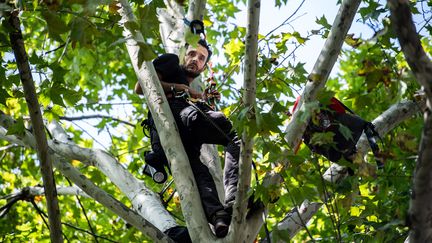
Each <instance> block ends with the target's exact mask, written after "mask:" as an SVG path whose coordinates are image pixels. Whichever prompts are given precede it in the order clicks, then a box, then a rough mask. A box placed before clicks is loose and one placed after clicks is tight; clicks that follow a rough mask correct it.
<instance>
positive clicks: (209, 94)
mask: <svg viewBox="0 0 432 243" xmlns="http://www.w3.org/2000/svg"><path fill="white" fill-rule="evenodd" d="M202 98H203V100H207V99H216V100H220V98H221V95H220V93H219V91H217V90H215V89H211V88H207V89H205V90H204V93H203V94H202Z"/></svg>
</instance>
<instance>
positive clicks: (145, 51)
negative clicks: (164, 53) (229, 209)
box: [138, 43, 156, 67]
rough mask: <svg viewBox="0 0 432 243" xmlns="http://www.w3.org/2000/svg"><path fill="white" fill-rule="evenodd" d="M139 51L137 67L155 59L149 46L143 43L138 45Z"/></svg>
mask: <svg viewBox="0 0 432 243" xmlns="http://www.w3.org/2000/svg"><path fill="white" fill-rule="evenodd" d="M138 45H139V47H140V49H139V52H138V67H141V65H142V64H143V62H145V61H151V60H153V59H154V58H156V54H155V53H154V52H153V49H152V48H151V47H150V45H148V44H145V43H138Z"/></svg>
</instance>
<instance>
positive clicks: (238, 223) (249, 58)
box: [231, 0, 261, 242]
mask: <svg viewBox="0 0 432 243" xmlns="http://www.w3.org/2000/svg"><path fill="white" fill-rule="evenodd" d="M247 8H248V15H247V16H248V17H247V30H246V43H245V63H244V81H243V89H244V92H245V93H244V96H243V103H244V107H245V108H246V109H248V113H247V115H246V116H247V117H246V118H247V120H248V121H247V123H248V124H249V125H251V126H253V124H254V123H256V116H255V112H256V111H255V105H256V101H255V99H256V70H257V56H258V29H259V16H260V8H261V1H260V0H249V1H248V5H247ZM250 133H251V131H249V129H248V128H245V130H244V131H243V134H242V143H241V148H240V161H239V181H238V185H237V195H236V201H235V203H234V208H233V209H234V210H233V216H232V221H231V228H232V231H231V232H233V235H232V237H233V238H232V239H233V242H237V241H239V240H242V239H243V238H244V233H248V232H245V231H243V230H241V229H242V228H243V229H244V225H245V223H246V210H247V204H248V191H249V188H250V182H251V167H252V156H253V146H254V136H255V134H250Z"/></svg>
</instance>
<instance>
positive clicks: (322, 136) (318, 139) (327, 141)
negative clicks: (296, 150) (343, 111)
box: [310, 132, 335, 145]
mask: <svg viewBox="0 0 432 243" xmlns="http://www.w3.org/2000/svg"><path fill="white" fill-rule="evenodd" d="M334 135H335V134H334V133H333V132H316V133H314V134H313V135H312V138H311V140H310V143H311V144H313V145H332V144H334V141H333V137H334Z"/></svg>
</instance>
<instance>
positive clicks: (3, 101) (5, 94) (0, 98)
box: [0, 88, 11, 106]
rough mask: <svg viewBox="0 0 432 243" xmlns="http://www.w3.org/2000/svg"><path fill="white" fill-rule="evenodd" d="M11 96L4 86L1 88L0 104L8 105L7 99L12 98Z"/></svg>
mask: <svg viewBox="0 0 432 243" xmlns="http://www.w3.org/2000/svg"><path fill="white" fill-rule="evenodd" d="M10 97H11V96H10V95H9V93H8V92H7V91H6V90H5V89H3V88H1V89H0V104H3V105H5V106H6V99H7V98H10Z"/></svg>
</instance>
